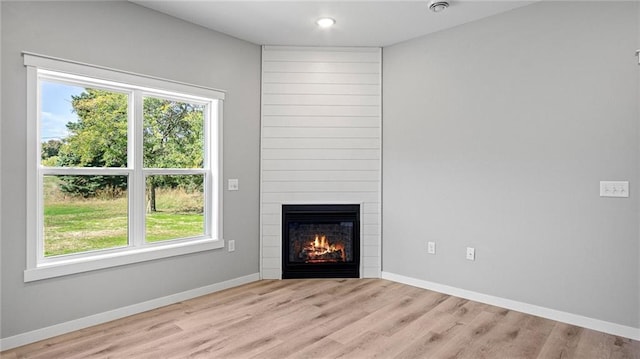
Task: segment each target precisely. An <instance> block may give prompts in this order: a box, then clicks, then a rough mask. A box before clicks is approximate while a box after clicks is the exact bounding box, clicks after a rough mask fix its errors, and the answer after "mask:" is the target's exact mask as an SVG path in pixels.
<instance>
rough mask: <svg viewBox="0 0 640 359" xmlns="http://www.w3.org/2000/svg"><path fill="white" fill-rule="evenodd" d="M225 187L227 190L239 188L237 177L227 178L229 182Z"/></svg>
mask: <svg viewBox="0 0 640 359" xmlns="http://www.w3.org/2000/svg"><path fill="white" fill-rule="evenodd" d="M227 189H228V190H229V191H237V190H238V189H239V185H238V179H237V178H234V179H229V183H228V185H227Z"/></svg>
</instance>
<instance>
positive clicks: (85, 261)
mask: <svg viewBox="0 0 640 359" xmlns="http://www.w3.org/2000/svg"><path fill="white" fill-rule="evenodd" d="M219 248H224V240H222V239H220V240H212V239H203V240H189V241H182V242H176V243H166V242H165V243H162V245H148V246H145V247H142V248H134V249H130V248H126V247H125V249H124V250H121V251H118V250H117V249H116V250H115V251H112V252H110V251H95V252H84V253H83V254H85V255H84V256H80V257H73V256H69V258H68V259H67V258H64V259H62V260H56V261H49V262H42V263H40V264H38V266H37V267H33V268H28V269H26V270H25V271H24V281H25V282H33V281H37V280H42V279H47V278H54V277H60V276H65V275H70V274H75V273H83V272H89V271H94V270H98V269H105V268H110V267H116V266H121V265H125V264H132V263H139V262H145V261H151V260H156V259H162V258H169V257H174V256H179V255H184V254H190V253H196V252H202V251H208V250H213V249H219Z"/></svg>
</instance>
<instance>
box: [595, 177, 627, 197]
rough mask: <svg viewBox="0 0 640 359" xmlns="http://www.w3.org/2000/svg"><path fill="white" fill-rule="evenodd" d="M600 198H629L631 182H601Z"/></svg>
mask: <svg viewBox="0 0 640 359" xmlns="http://www.w3.org/2000/svg"><path fill="white" fill-rule="evenodd" d="M600 197H629V181H600Z"/></svg>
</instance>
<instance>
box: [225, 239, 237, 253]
mask: <svg viewBox="0 0 640 359" xmlns="http://www.w3.org/2000/svg"><path fill="white" fill-rule="evenodd" d="M227 244H228V246H227V249H228V250H229V252H233V251H235V250H236V241H234V240H233V239H232V240H229V241H227Z"/></svg>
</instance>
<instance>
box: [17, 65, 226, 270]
mask: <svg viewBox="0 0 640 359" xmlns="http://www.w3.org/2000/svg"><path fill="white" fill-rule="evenodd" d="M24 56H25V65H26V66H27V81H28V84H27V91H28V101H27V105H28V110H27V115H28V117H29V119H30V123H31V125H35V126H29V131H28V137H29V141H28V143H29V148H28V151H27V152H28V153H27V155H28V158H29V159H30V160H31V161H30V162H31V163H32V164H31V165H30V167H29V168H30V170H29V173H31V175H29V176H28V177H29V178H28V181H27V186H28V187H29V188H30V189H35V190H36V191H31V190H30V191H27V193H28V198H27V202H28V210H29V213H28V218H31V219H32V220H28V221H27V222H28V223H29V228H28V229H27V235H28V238H27V269H26V270H25V281H31V280H39V279H44V278H50V277H56V276H59V275H65V274H72V273H78V272H84V271H87V270H94V269H100V268H107V267H111V266H115V265H121V264H128V263H135V262H139V261H144V260H150V259H157V258H164V257H170V256H173V255H180V254H186V253H193V252H197V251H201V250H209V249H215V248H221V247H223V246H224V243H223V241H222V238H221V233H222V228H221V224H222V221H221V211H220V208H221V196H220V191H221V188H220V185H219V182H220V181H219V177H220V176H221V156H220V151H219V149H220V148H221V146H222V141H221V137H220V134H219V129H220V128H221V126H222V123H221V120H222V106H221V105H222V104H221V100H222V99H223V98H224V94H222V93H220V92H218V91H215V90H206V89H204V88H201V87H194V88H193V89H194V92H195V93H196V94H197V95H187V94H186V93H184V92H175V91H168V90H166V88H171V87H172V85H175V87H176V88H178V89H179V90H180V91H184V90H185V89H189V86H188V85H185V84H182V83H173V82H170V81H164V80H160V79H156V78H149V77H145V76H140V75H134V74H130V73H124V72H119V71H117V70H111V69H106V68H101V67H96V66H92V65H84V64H79V63H73V62H66V61H64V60H59V59H52V58H47V57H39V55H31V54H26V53H25V54H24ZM52 63H54V64H57V65H60V67H61V68H64V69H65V70H68V67H71V68H75V69H77V70H79V72H81V73H82V74H81V75H72V74H69V71H64V72H57V71H53V70H51V69H46V68H41V67H39V66H38V65H51V64H52ZM93 70H95V72H96V73H98V74H101V75H102V76H104V74H105V73H108V74H112V75H114V77H115V78H117V79H118V80H121V79H122V78H123V77H124V78H128V79H133V80H136V79H141V82H143V83H152V84H163V85H166V87H164V88H163V87H159V88H158V89H155V88H154V89H152V88H149V87H146V86H141V85H135V84H131V83H123V82H119V81H107V80H102V79H99V78H97V77H91V76H88V75H87V72H88V73H91V72H93ZM102 78H104V77H102ZM42 81H51V82H54V83H58V84H68V85H72V86H78V87H84V88H96V89H100V90H107V91H113V92H117V93H123V94H126V95H127V96H128V103H127V105H128V106H127V131H128V132H127V155H126V157H127V167H47V166H44V165H43V164H42V162H41V157H40V154H41V140H42V139H41V136H40V124H41V120H40V114H41V113H42V111H41V105H42V103H41V96H42V92H41V90H40V85H41V83H42ZM207 91H209V92H210V94H211V95H212V96H210V97H203V96H202V93H206V92H207ZM148 96H153V97H157V98H161V99H166V100H171V101H177V102H187V103H189V104H193V105H200V106H203V107H204V111H203V116H204V118H203V127H204V128H203V134H204V139H203V141H204V143H203V148H202V151H203V159H204V161H203V166H202V168H144V167H143V159H144V148H143V146H144V138H143V137H144V134H143V131H144V113H143V111H144V106H143V101H144V98H145V97H148ZM31 166H33V167H31ZM31 169H34V170H31ZM47 175H58V176H60V175H119V176H126V177H127V178H128V180H127V183H128V185H127V207H128V245H127V246H126V247H116V248H109V249H101V250H95V251H93V250H92V251H85V252H78V253H74V254H69V255H60V256H51V257H45V251H44V244H45V243H44V194H43V186H44V183H43V182H44V177H45V176H47ZM150 175H202V176H203V186H204V189H203V192H204V214H203V216H204V231H203V232H204V233H203V235H201V236H196V237H188V238H176V239H172V240H161V241H158V242H147V241H146V240H145V217H146V198H145V187H146V184H145V179H146V177H147V176H150ZM34 177H35V178H34ZM33 220H35V221H33ZM34 222H35V223H37V226H35V228H34V226H33V224H34ZM188 247H192V248H188ZM127 256H129V257H130V258H125V257H127Z"/></svg>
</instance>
